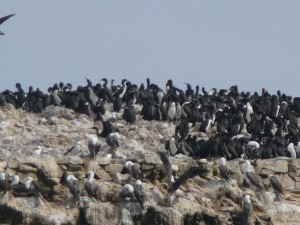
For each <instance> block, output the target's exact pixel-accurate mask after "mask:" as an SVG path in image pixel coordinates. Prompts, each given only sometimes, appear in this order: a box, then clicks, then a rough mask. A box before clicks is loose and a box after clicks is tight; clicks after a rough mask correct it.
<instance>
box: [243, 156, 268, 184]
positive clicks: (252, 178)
mask: <svg viewBox="0 0 300 225" xmlns="http://www.w3.org/2000/svg"><path fill="white" fill-rule="evenodd" d="M244 178H245V181H246V182H247V184H250V186H251V185H253V186H255V187H257V188H258V189H260V190H264V189H265V186H264V183H263V180H262V178H261V177H260V176H259V175H256V174H255V173H253V172H250V161H249V160H246V161H245V170H244Z"/></svg>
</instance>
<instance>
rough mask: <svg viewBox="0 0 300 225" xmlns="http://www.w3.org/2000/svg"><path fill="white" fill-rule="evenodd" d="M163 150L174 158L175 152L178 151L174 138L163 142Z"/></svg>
mask: <svg viewBox="0 0 300 225" xmlns="http://www.w3.org/2000/svg"><path fill="white" fill-rule="evenodd" d="M165 149H166V150H167V151H168V153H169V154H171V155H172V156H174V155H175V154H176V153H177V151H178V147H177V143H176V140H175V138H174V137H172V138H170V139H169V140H167V141H166V142H165Z"/></svg>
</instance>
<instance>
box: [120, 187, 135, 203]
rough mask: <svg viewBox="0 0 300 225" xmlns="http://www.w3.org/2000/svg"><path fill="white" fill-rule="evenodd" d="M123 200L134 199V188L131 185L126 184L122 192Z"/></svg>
mask: <svg viewBox="0 0 300 225" xmlns="http://www.w3.org/2000/svg"><path fill="white" fill-rule="evenodd" d="M120 197H121V198H124V199H126V198H132V197H134V188H133V186H132V185H131V184H125V185H124V187H123V188H122V190H121V192H120Z"/></svg>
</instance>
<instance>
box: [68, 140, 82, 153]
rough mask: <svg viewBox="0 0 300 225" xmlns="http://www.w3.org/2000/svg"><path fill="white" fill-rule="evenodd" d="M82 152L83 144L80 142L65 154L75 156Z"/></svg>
mask: <svg viewBox="0 0 300 225" xmlns="http://www.w3.org/2000/svg"><path fill="white" fill-rule="evenodd" d="M79 152H81V142H80V141H77V142H76V143H75V145H73V146H72V147H71V148H69V149H68V151H67V152H65V153H64V155H67V154H69V153H71V154H73V155H75V154H77V153H79Z"/></svg>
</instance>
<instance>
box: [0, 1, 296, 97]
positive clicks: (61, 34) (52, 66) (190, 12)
mask: <svg viewBox="0 0 300 225" xmlns="http://www.w3.org/2000/svg"><path fill="white" fill-rule="evenodd" d="M11 13H15V14H16V15H15V16H14V17H11V18H10V19H9V20H7V21H6V22H4V23H3V24H2V25H1V26H0V30H1V31H2V32H4V33H5V35H4V36H0V70H1V71H0V91H3V90H5V89H10V90H13V91H14V90H15V84H16V83H17V82H20V83H21V84H22V86H23V88H24V89H26V90H27V89H28V87H29V85H32V86H33V87H34V88H40V89H41V90H43V91H46V90H47V89H48V87H50V86H53V84H54V83H58V82H60V81H62V82H65V83H67V82H70V83H72V84H73V86H74V87H77V86H78V85H86V81H85V77H88V78H89V79H90V80H91V81H92V82H93V83H94V84H96V83H98V82H101V81H100V80H101V79H102V78H104V77H106V78H108V79H115V80H116V83H117V84H119V83H120V82H121V80H122V79H123V78H126V79H127V80H129V81H131V82H132V83H135V84H137V85H140V84H141V83H142V82H144V83H145V81H146V78H148V77H149V78H150V80H151V82H153V83H156V84H158V85H159V86H160V87H162V88H163V89H164V88H165V84H166V81H167V80H168V79H172V80H173V82H174V84H175V86H177V87H180V88H185V87H186V86H185V84H184V83H185V82H186V83H190V84H191V85H192V86H193V87H195V86H196V85H199V86H200V87H205V88H206V90H210V89H211V88H214V87H215V88H217V89H219V88H225V89H226V88H229V87H230V86H232V85H238V87H239V90H240V91H250V92H251V93H253V92H254V91H257V92H259V93H261V89H262V88H266V89H267V90H268V91H269V92H270V93H271V94H275V93H276V91H277V90H281V92H283V93H286V94H288V95H292V96H293V97H295V96H300V90H299V88H298V86H299V84H300V75H299V73H300V1H299V0H288V1H282V0H268V1H267V0H253V1H240V0H227V1H224V0H215V1H210V0H205V1H202V0H197V1H196V0H195V1H192V0H187V1H178V0H169V1H168V0H164V1H161V0H151V1H143V0H122V1H115V0H110V1H102V0H97V1H96V0H90V1H79V0H64V1H61V0H51V1H34V0H27V1H21V0H19V1H17V0H11V1H2V2H1V3H0V17H2V16H6V15H8V14H11Z"/></svg>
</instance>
